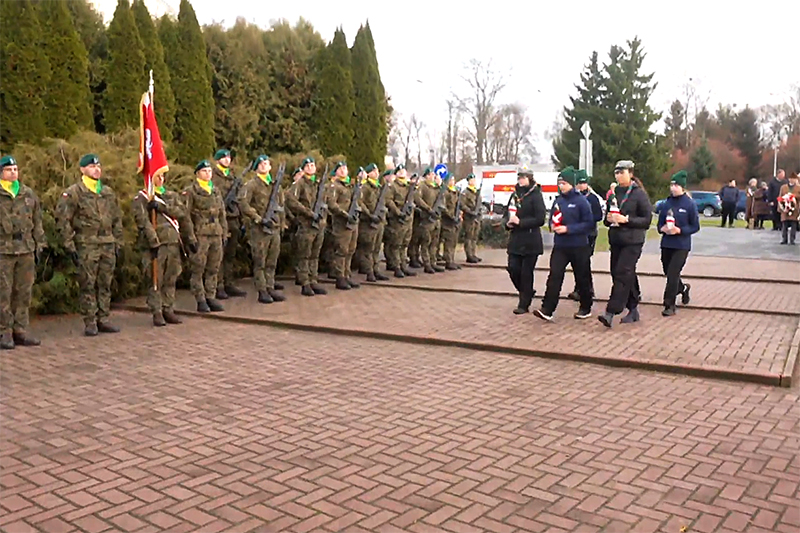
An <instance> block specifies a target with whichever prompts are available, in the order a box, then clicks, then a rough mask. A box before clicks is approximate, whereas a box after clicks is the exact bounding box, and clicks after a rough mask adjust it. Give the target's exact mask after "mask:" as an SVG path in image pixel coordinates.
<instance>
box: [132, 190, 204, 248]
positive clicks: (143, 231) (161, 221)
mask: <svg viewBox="0 0 800 533" xmlns="http://www.w3.org/2000/svg"><path fill="white" fill-rule="evenodd" d="M155 199H156V202H158V203H159V205H160V206H161V207H160V210H159V212H158V213H156V227H155V228H153V222H152V219H151V218H150V212H149V211H148V210H147V204H148V199H147V196H145V194H144V193H143V192H140V193H139V194H137V195H136V197H135V198H134V199H133V218H134V219H135V220H136V227H137V228H138V229H139V247H140V248H141V249H143V250H146V249H150V248H156V247H158V246H159V245H161V244H178V243H180V242H181V235H182V236H183V237H184V238H185V239H186V240H187V241H188V242H194V237H193V232H192V221H191V220H190V219H189V217H188V213H187V212H186V208H185V207H184V205H183V202H182V201H181V196H180V195H179V194H178V193H176V192H174V191H165V192H164V194H163V195H159V194H158V193H156V195H155ZM161 210H163V212H162V211H161ZM167 217H169V218H167ZM176 226H177V227H176Z"/></svg>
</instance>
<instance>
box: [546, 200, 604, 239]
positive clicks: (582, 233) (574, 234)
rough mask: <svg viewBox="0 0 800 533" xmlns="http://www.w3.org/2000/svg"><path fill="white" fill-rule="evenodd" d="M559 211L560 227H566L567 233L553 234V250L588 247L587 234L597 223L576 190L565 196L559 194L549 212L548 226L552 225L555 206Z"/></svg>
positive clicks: (587, 205)
mask: <svg viewBox="0 0 800 533" xmlns="http://www.w3.org/2000/svg"><path fill="white" fill-rule="evenodd" d="M556 205H557V206H558V208H559V209H560V210H561V213H562V216H561V225H562V226H566V227H567V232H566V233H562V234H560V235H559V234H558V233H554V234H553V247H554V248H580V247H581V246H589V233H590V232H591V231H592V229H593V228H594V229H595V231H596V228H597V223H596V222H595V221H594V217H593V216H592V207H591V206H590V205H589V201H588V200H587V199H586V198H584V197H583V195H582V194H581V193H579V192H578V191H577V189H572V190H571V191H569V192H568V193H567V194H559V195H558V196H557V197H556V200H555V202H553V209H551V210H550V226H551V227H552V225H553V212H554V211H555V206H556Z"/></svg>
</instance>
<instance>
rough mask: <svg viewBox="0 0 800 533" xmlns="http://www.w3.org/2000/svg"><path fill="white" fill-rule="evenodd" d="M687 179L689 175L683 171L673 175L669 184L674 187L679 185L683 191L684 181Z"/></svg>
mask: <svg viewBox="0 0 800 533" xmlns="http://www.w3.org/2000/svg"><path fill="white" fill-rule="evenodd" d="M688 179H689V174H687V173H686V171H685V170H681V171H680V172H676V173H675V174H673V175H672V177H671V178H670V180H669V182H670V183H674V184H675V185H680V186H681V187H683V188H684V189H685V188H686V180H688Z"/></svg>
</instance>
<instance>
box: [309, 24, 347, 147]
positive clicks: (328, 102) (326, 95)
mask: <svg viewBox="0 0 800 533" xmlns="http://www.w3.org/2000/svg"><path fill="white" fill-rule="evenodd" d="M354 109H355V106H354V104H353V80H352V75H351V66H350V49H349V48H347V39H346V38H345V35H344V32H343V31H342V29H341V28H338V29H337V30H336V33H335V34H334V36H333V41H331V43H330V44H329V45H328V46H327V47H326V48H325V49H324V50H322V51H320V54H319V56H318V58H317V88H316V93H315V96H314V100H313V116H312V124H313V132H314V134H315V136H316V140H317V143H318V145H319V149H320V150H321V151H322V153H323V154H325V155H326V156H331V155H336V154H343V155H345V156H347V157H349V156H350V150H351V148H352V146H353V113H354Z"/></svg>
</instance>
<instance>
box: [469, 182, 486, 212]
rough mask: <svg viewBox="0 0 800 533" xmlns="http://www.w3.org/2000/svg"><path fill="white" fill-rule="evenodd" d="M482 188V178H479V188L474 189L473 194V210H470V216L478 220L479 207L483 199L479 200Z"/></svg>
mask: <svg viewBox="0 0 800 533" xmlns="http://www.w3.org/2000/svg"><path fill="white" fill-rule="evenodd" d="M482 187H483V178H481V186H480V187H478V188H477V189H476V193H475V195H476V196H475V209H473V210H472V213H471V215H472V216H474V217H475V218H478V217H479V216H480V214H481V206H482V204H483V201H482V200H483V199H482V198H481V188H482Z"/></svg>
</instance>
